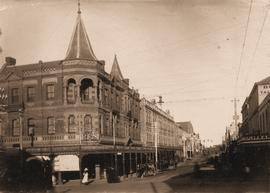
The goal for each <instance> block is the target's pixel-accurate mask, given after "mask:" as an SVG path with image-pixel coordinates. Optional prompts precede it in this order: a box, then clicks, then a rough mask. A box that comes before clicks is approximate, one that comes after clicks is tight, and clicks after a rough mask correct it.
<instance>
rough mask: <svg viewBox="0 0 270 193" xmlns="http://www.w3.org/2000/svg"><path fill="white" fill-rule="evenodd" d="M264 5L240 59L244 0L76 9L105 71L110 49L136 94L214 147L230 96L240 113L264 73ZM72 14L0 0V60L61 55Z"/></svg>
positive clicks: (255, 8)
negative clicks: (187, 124) (158, 105)
mask: <svg viewBox="0 0 270 193" xmlns="http://www.w3.org/2000/svg"><path fill="white" fill-rule="evenodd" d="M267 4H269V1H268V0H253V4H252V10H251V14H250V22H249V26H248V30H247V37H246V43H245V47H244V51H243V58H242V62H241V64H240V56H241V50H242V47H243V46H242V45H243V42H244V35H245V30H246V26H247V19H248V15H249V6H250V0H166V1H165V0H164V1H162V0H148V1H147V0H145V1H144V0H137V1H136V0H118V1H113V0H95V1H94V0H92V1H90V0H88V1H87V0H81V10H82V18H83V21H84V24H85V27H86V30H87V32H88V36H89V38H90V41H91V44H92V47H93V50H94V52H95V55H96V56H97V58H98V59H99V60H105V61H106V67H105V68H106V71H107V72H110V68H111V65H112V62H113V57H114V54H117V56H118V61H119V64H120V68H121V70H122V74H123V76H124V77H125V78H129V79H130V81H131V86H134V87H135V88H137V89H139V92H140V94H141V97H142V96H145V97H146V98H148V99H151V98H157V96H159V95H162V96H163V99H164V101H165V103H164V105H163V109H164V110H165V109H169V110H170V112H171V114H172V115H173V116H174V119H175V121H191V122H192V124H193V127H194V129H195V132H197V133H200V136H201V138H202V139H211V140H213V141H214V144H218V143H221V140H222V136H223V135H224V133H225V128H226V126H227V125H229V124H230V123H231V122H232V116H233V111H234V110H233V103H232V102H231V100H232V99H233V98H234V97H235V96H237V97H238V98H239V100H240V102H239V103H238V113H240V107H241V106H242V104H243V101H244V99H245V97H246V96H248V94H249V93H250V91H251V89H252V86H253V84H254V82H256V81H259V80H261V79H264V78H266V77H267V76H269V74H270V73H269V72H270V62H269V57H270V36H269V34H270V18H269V15H270V13H269V14H268V15H267V17H266V21H265V24H264V27H263V30H261V29H262V23H263V20H264V17H265V14H266V13H267V10H268V8H269V6H268V5H267ZM76 16H77V1H76V0H57V1H56V0H46V1H41V0H0V28H1V31H2V35H1V36H0V46H1V47H2V49H3V52H2V53H1V54H0V64H3V63H4V58H5V57H6V56H12V57H15V58H16V59H17V65H23V64H29V63H36V62H38V61H39V60H43V61H52V60H61V59H64V58H65V54H66V50H67V47H68V43H69V41H70V38H71V35H72V31H73V27H74V25H75V20H76ZM260 33H261V36H259V34H260ZM259 37H260V40H259V41H258V38H259ZM257 42H258V43H257ZM256 44H257V46H256ZM256 47H257V49H255V48H256ZM255 50H256V51H255ZM239 69H240V70H239ZM238 71H239V76H238V81H236V79H237V74H238ZM236 85H237V86H236Z"/></svg>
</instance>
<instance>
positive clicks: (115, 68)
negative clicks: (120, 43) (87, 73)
mask: <svg viewBox="0 0 270 193" xmlns="http://www.w3.org/2000/svg"><path fill="white" fill-rule="evenodd" d="M111 76H112V77H113V78H117V79H120V80H123V79H124V78H123V75H122V73H121V70H120V67H119V64H118V60H117V57H116V55H114V61H113V65H112V69H111Z"/></svg>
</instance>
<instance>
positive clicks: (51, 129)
mask: <svg viewBox="0 0 270 193" xmlns="http://www.w3.org/2000/svg"><path fill="white" fill-rule="evenodd" d="M47 129H48V134H55V118H54V117H48V118H47Z"/></svg>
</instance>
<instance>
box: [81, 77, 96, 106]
mask: <svg viewBox="0 0 270 193" xmlns="http://www.w3.org/2000/svg"><path fill="white" fill-rule="evenodd" d="M92 88H93V81H92V80H91V79H88V78H85V79H83V80H82V81H81V86H80V96H81V101H82V102H89V101H90V100H93V98H94V95H93V89H92Z"/></svg>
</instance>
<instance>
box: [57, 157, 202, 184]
mask: <svg viewBox="0 0 270 193" xmlns="http://www.w3.org/2000/svg"><path fill="white" fill-rule="evenodd" d="M195 162H198V160H197V159H196V157H195V158H194V159H193V160H185V161H184V162H179V163H178V164H177V168H174V169H167V170H162V171H159V172H158V173H157V174H156V175H155V176H145V177H144V178H138V177H136V176H133V177H129V178H127V177H126V178H124V179H123V178H120V183H122V182H126V181H140V180H143V179H148V178H149V179H152V178H155V177H157V176H160V175H162V174H164V173H165V172H170V171H175V172H177V173H178V174H181V175H183V174H188V173H192V172H193V170H192V168H185V167H187V166H192V165H194V163H195ZM175 172H174V173H175ZM91 184H108V182H107V179H100V180H95V179H92V181H91V182H90V183H89V184H88V185H91ZM62 186H66V187H68V186H72V187H74V186H87V185H84V184H81V183H80V180H79V179H77V180H70V181H67V182H66V183H64V184H58V185H56V186H54V187H55V188H57V187H62Z"/></svg>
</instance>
